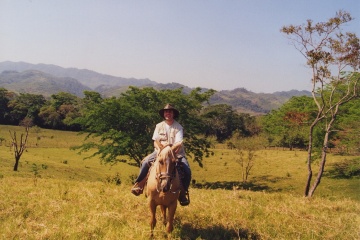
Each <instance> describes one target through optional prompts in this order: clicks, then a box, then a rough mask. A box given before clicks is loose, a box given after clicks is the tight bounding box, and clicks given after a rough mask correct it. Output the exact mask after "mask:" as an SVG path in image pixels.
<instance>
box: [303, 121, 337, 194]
mask: <svg viewBox="0 0 360 240" xmlns="http://www.w3.org/2000/svg"><path fill="white" fill-rule="evenodd" d="M333 122H334V118H333V119H332V120H331V121H330V123H329V125H328V127H327V129H326V133H325V136H324V144H323V148H322V151H321V162H320V167H319V172H318V175H317V177H316V179H315V182H314V184H313V185H312V187H311V189H310V191H309V194H308V196H309V197H312V196H313V195H314V192H315V190H316V188H317V186H319V184H320V181H321V177H322V175H323V173H324V169H325V163H326V156H327V148H328V143H329V132H330V128H331V125H332V123H333Z"/></svg>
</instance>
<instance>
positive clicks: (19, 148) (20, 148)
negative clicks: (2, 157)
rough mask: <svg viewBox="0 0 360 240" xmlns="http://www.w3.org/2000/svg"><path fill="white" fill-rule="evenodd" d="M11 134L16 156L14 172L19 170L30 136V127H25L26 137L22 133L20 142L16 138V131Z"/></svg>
mask: <svg viewBox="0 0 360 240" xmlns="http://www.w3.org/2000/svg"><path fill="white" fill-rule="evenodd" d="M9 132H10V137H11V139H12V142H11V146H12V148H13V150H14V156H15V165H14V171H17V170H18V167H19V162H20V158H21V155H22V154H23V153H24V151H25V148H26V143H27V139H28V136H29V127H25V135H24V133H22V134H21V135H20V141H18V139H17V136H16V131H13V132H11V131H10V130H9Z"/></svg>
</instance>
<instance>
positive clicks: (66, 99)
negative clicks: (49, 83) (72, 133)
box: [39, 92, 80, 130]
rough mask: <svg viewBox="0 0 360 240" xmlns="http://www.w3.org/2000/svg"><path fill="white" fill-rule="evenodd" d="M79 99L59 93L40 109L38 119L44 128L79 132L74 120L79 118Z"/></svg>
mask: <svg viewBox="0 0 360 240" xmlns="http://www.w3.org/2000/svg"><path fill="white" fill-rule="evenodd" d="M79 102H80V99H79V98H78V97H77V96H75V95H72V94H70V93H65V92H60V93H58V94H53V95H51V99H50V100H49V101H48V102H47V104H46V105H45V106H44V107H42V108H41V109H40V112H39V117H40V119H41V124H42V126H44V127H49V128H53V129H61V130H68V129H71V130H79V126H78V125H77V124H76V123H75V122H74V120H75V119H76V118H78V117H80V104H79Z"/></svg>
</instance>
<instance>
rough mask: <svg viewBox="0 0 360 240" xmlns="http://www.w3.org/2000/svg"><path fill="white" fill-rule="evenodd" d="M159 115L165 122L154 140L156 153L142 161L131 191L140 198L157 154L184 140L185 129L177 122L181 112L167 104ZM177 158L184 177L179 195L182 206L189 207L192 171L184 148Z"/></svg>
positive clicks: (177, 154) (180, 149)
mask: <svg viewBox="0 0 360 240" xmlns="http://www.w3.org/2000/svg"><path fill="white" fill-rule="evenodd" d="M159 114H160V116H161V117H162V118H164V121H162V122H160V123H158V124H157V125H156V128H155V131H154V134H153V137H152V139H153V140H154V147H155V151H154V152H153V153H151V154H150V155H148V156H147V157H146V158H144V160H143V161H142V164H141V167H140V173H139V176H138V178H137V179H136V181H135V185H134V186H133V188H132V189H131V192H132V193H133V194H134V195H136V196H138V195H140V194H141V193H142V192H143V188H144V185H145V183H146V179H147V174H148V171H149V168H150V166H151V164H152V163H153V162H154V161H155V159H156V156H157V154H158V153H159V152H160V150H161V149H162V148H163V146H166V145H170V146H172V145H173V144H175V143H178V142H181V141H182V140H183V127H182V126H181V125H180V124H179V123H178V122H177V121H176V120H175V119H176V118H177V117H178V116H179V111H178V110H177V109H175V108H174V107H173V106H172V105H170V104H166V106H165V107H164V108H163V109H161V110H160V111H159ZM176 157H177V159H178V162H179V164H182V169H183V172H184V177H183V178H182V181H181V182H182V188H181V191H180V195H179V202H180V205H182V206H186V205H189V203H190V199H189V193H188V189H189V186H190V181H191V170H190V166H189V163H188V161H187V159H186V158H185V150H184V148H183V147H181V148H179V150H178V151H177V152H176Z"/></svg>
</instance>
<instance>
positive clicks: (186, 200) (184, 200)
mask: <svg viewBox="0 0 360 240" xmlns="http://www.w3.org/2000/svg"><path fill="white" fill-rule="evenodd" d="M179 202H180V205H181V206H187V205H189V204H190V196H189V192H188V191H186V190H185V189H181V191H180V195H179Z"/></svg>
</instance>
